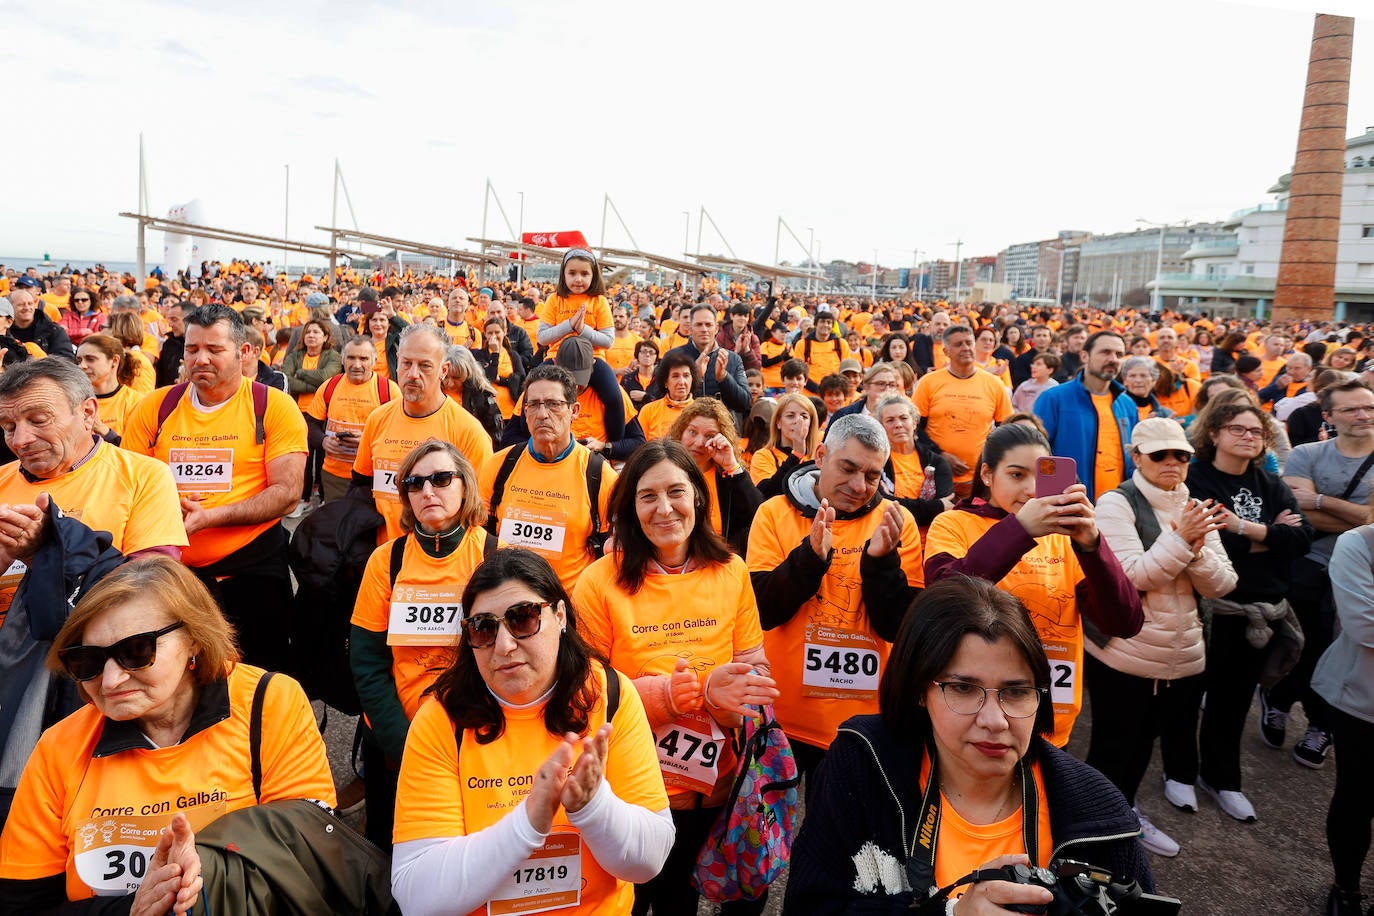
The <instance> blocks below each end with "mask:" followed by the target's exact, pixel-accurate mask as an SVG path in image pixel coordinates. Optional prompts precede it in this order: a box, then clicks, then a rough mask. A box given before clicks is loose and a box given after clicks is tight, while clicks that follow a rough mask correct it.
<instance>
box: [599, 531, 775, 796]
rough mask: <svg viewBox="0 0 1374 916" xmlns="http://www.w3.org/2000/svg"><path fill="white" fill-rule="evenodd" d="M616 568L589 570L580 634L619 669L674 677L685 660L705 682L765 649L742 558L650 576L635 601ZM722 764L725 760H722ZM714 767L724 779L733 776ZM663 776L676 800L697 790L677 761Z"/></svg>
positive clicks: (608, 564) (606, 561) (605, 563)
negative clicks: (723, 667)
mask: <svg viewBox="0 0 1374 916" xmlns="http://www.w3.org/2000/svg"><path fill="white" fill-rule="evenodd" d="M616 569H617V564H616V557H614V556H609V557H602V558H601V559H599V560H597V561H596V562H595V563H593V564H592V565H591V566H588V567H587V568H586V569H585V570H583V572H582V576H581V578H579V579H578V582H577V588H576V589H575V590H574V591H573V605H574V606H575V607H576V608H577V631H578V633H579V634H581V636H582V637H583V638H584V639H586V640H587V642H588V643H589V644H590V645H591V647H592V648H593V649H596V650H597V651H598V652H600V653H602V654H603V655H605V656H606V657H607V658H608V659H610V662H611V665H612V667H614V668H615V669H616V670H617V671H623V672H624V673H625V674H627V675H629V676H630V677H631V678H633V679H637V678H641V677H645V676H647V675H655V674H672V673H673V669H674V667H675V666H676V665H677V662H678V659H680V658H681V659H686V660H687V668H688V670H689V671H691V672H693V673H694V674H696V675H697V677H698V679H699V680H700V681H701V682H702V683H703V684H704V683H705V681H706V678H707V676H708V675H710V673H711V672H712V671H714V670H715V669H716V668H718V667H720V666H721V665H724V664H727V663H728V662H730V661H731V660H732V659H734V658H735V657H736V656H738V655H740V654H742V653H744V652H747V651H749V650H750V649H755V648H757V647H759V646H761V645H763V630H762V628H761V627H760V626H759V608H758V603H757V602H756V601H755V600H754V588H753V586H752V585H751V584H750V581H749V569H748V567H746V566H745V565H744V560H742V559H740V558H739V557H737V556H732V557H731V558H730V559H729V560H727V561H726V562H724V563H712V564H710V565H708V566H704V567H702V568H700V569H694V570H692V571H691V572H688V573H684V574H682V575H649V576H646V577H645V579H644V582H643V584H642V585H641V586H640V589H639V591H638V592H636V593H635V594H633V595H632V594H630V593H629V592H627V591H625V589H624V588H623V587H622V586H620V585H619V584H618V583H617V582H616ZM655 686H657V684H655ZM680 718H682V720H683V721H684V722H690V721H691V719H689V718H686V717H680ZM703 725H706V727H707V728H709V724H706V723H697V724H693V725H691V726H690V727H691V728H692V729H693V730H694V731H697V732H698V734H701V733H702V732H701V731H699V730H700V729H701V728H702V726H703ZM716 762H717V763H724V760H723V759H721V757H720V756H717V757H716ZM713 769H715V771H716V776H717V778H720V777H721V776H722V775H723V776H726V777H729V776H731V775H732V774H731V771H730V770H729V769H720V768H718V767H717V768H713ZM663 775H664V778H665V780H666V781H667V783H668V789H669V792H670V793H671V794H674V795H676V794H682V793H684V792H687V791H691V790H690V789H689V788H688V787H687V786H686V785H685V784H683V783H682V782H680V781H679V779H678V777H677V774H676V773H675V772H674V769H673V768H672V764H671V763H670V764H668V765H666V766H665V767H664V771H663ZM712 783H713V784H714V781H712Z"/></svg>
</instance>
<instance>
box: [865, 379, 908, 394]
mask: <svg viewBox="0 0 1374 916" xmlns="http://www.w3.org/2000/svg"><path fill="white" fill-rule="evenodd" d="M864 387H865V388H872V389H873V390H875V391H885V390H888V389H892V388H900V387H901V384H900V383H898V382H890V381H887V380H886V379H879V378H875V379H873V380H872V381H870V382H869V383H868V384H867V385H865V386H864Z"/></svg>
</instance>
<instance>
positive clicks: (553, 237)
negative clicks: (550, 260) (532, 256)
mask: <svg viewBox="0 0 1374 916" xmlns="http://www.w3.org/2000/svg"><path fill="white" fill-rule="evenodd" d="M520 241H522V242H524V243H525V244H526V245H535V246H537V247H539V248H586V247H588V246H587V239H586V238H585V237H584V236H583V235H582V233H580V232H576V231H571V232H526V233H525V234H524V235H522V236H521V237H520Z"/></svg>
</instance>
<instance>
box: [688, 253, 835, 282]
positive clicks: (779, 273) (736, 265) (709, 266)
mask: <svg viewBox="0 0 1374 916" xmlns="http://www.w3.org/2000/svg"><path fill="white" fill-rule="evenodd" d="M696 259H697V261H698V267H699V268H702V269H706V270H732V271H738V272H740V273H751V274H756V275H758V276H760V277H765V278H767V279H770V280H776V279H778V278H780V277H788V278H791V279H798V280H807V279H816V278H817V277H818V276H819V277H824V272H823V271H821V270H820V269H819V268H817V269H815V270H804V269H802V268H798V267H777V266H775V265H772V264H759V263H757V262H755V261H745V260H743V259H741V258H721V257H714V256H711V255H704V254H702V255H697V256H696Z"/></svg>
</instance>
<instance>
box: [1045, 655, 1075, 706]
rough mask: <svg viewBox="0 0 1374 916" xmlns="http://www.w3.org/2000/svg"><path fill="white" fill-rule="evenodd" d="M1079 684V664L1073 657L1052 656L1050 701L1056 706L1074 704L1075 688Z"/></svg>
mask: <svg viewBox="0 0 1374 916" xmlns="http://www.w3.org/2000/svg"><path fill="white" fill-rule="evenodd" d="M1077 686H1078V665H1077V663H1076V662H1074V661H1073V660H1072V659H1064V658H1055V657H1054V656H1053V655H1051V656H1050V702H1051V703H1053V704H1054V705H1055V706H1072V705H1073V698H1074V690H1075V689H1076V688H1077Z"/></svg>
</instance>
